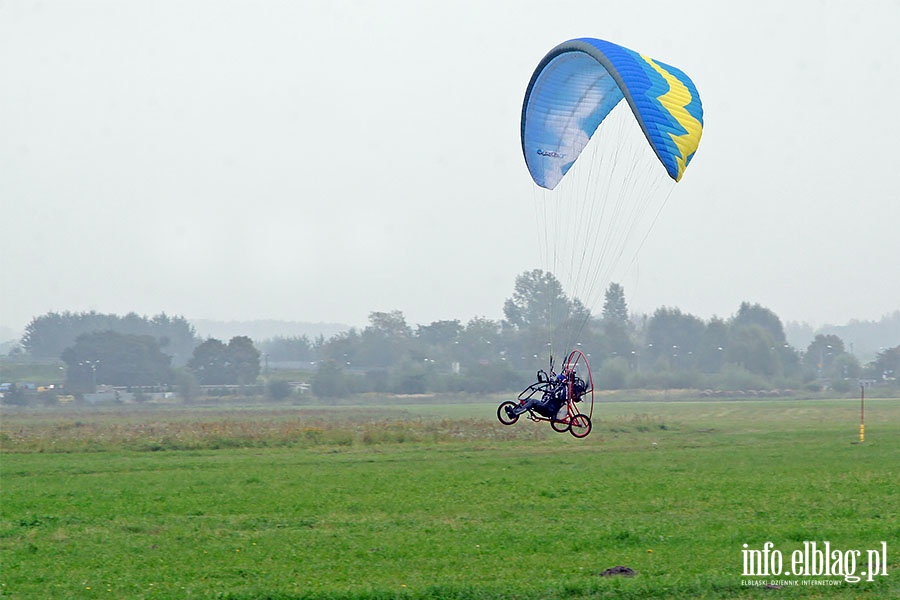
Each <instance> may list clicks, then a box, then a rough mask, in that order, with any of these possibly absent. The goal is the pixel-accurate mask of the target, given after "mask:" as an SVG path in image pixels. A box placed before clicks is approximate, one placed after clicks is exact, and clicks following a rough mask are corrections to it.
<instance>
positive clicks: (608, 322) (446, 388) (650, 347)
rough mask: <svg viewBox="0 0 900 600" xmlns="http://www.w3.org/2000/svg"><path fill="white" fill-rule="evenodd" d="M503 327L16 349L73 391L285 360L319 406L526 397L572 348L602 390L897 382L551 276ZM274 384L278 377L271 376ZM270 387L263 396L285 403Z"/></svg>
mask: <svg viewBox="0 0 900 600" xmlns="http://www.w3.org/2000/svg"><path fill="white" fill-rule="evenodd" d="M503 314H504V318H503V319H502V320H499V321H498V320H491V319H486V318H483V317H474V318H472V319H470V320H469V321H468V322H466V323H463V322H462V321H460V320H444V321H436V322H432V323H429V324H427V325H417V326H415V327H413V326H411V325H409V324H408V323H407V321H406V318H405V317H404V315H403V313H402V312H400V311H389V312H372V313H371V314H370V315H369V322H368V325H367V326H365V327H363V328H351V329H349V330H347V331H345V332H342V333H339V334H337V335H334V336H332V337H330V338H328V339H325V338H324V337H323V336H319V337H317V338H316V339H314V340H310V339H309V338H307V337H306V336H299V337H286V338H274V339H270V340H264V341H260V342H257V343H254V342H253V341H252V340H251V339H250V338H248V337H246V336H236V337H234V338H232V339H231V340H229V341H228V342H227V343H226V342H224V341H221V340H217V339H214V338H210V339H207V340H199V339H198V338H197V336H196V333H195V331H194V329H193V327H192V326H191V325H190V324H189V323H188V322H187V321H186V320H185V319H183V318H182V317H169V316H167V315H165V314H162V315H157V316H154V317H149V318H148V317H139V316H137V315H134V314H129V315H126V316H125V317H118V316H115V315H102V314H98V313H93V312H91V313H61V314H60V313H49V314H47V315H43V316H41V317H37V318H35V319H34V320H33V321H32V322H31V323H30V324H29V325H28V327H27V328H26V332H25V335H24V336H23V339H22V349H23V350H24V352H26V353H27V354H28V355H29V356H31V357H33V358H35V359H50V358H58V359H62V361H63V362H64V363H65V365H66V385H67V387H69V388H70V389H73V390H76V391H78V392H83V391H89V390H91V389H95V388H96V386H97V385H99V384H110V385H121V386H176V387H178V388H179V389H180V390H182V392H183V395H185V396H190V395H195V394H196V393H197V391H196V390H197V386H198V385H241V386H247V385H253V384H255V383H257V381H258V380H259V378H260V375H261V374H266V375H269V374H270V373H267V372H265V367H266V365H268V363H269V362H270V361H271V362H272V363H284V362H290V363H293V364H294V365H295V370H296V368H300V369H303V370H307V371H309V373H310V376H309V377H310V381H309V383H310V384H311V387H312V391H313V392H314V393H315V394H316V395H317V396H320V397H337V396H343V395H347V394H353V393H360V392H386V393H399V394H418V393H426V392H473V393H478V392H492V391H508V390H514V389H517V388H520V387H524V385H526V384H527V383H529V382H530V380H531V379H532V378H533V377H534V373H535V371H536V370H537V369H540V368H544V369H546V368H547V367H548V366H549V360H550V356H551V353H552V354H556V357H555V359H556V362H557V366H558V363H559V362H560V361H561V360H562V359H563V358H564V356H565V354H566V353H567V352H568V351H569V350H571V349H573V348H575V347H577V348H579V349H581V350H582V351H583V352H585V354H587V356H588V357H589V360H590V362H591V365H592V367H593V372H594V381H595V385H596V386H597V387H598V388H601V389H624V388H658V389H669V388H694V389H707V388H708V389H722V390H761V389H767V390H768V389H797V388H807V389H810V390H814V389H818V388H821V387H822V386H826V385H827V386H829V387H831V388H833V389H835V390H837V391H842V390H849V389H850V388H851V387H854V386H856V385H857V383H856V382H857V381H858V380H859V379H860V378H868V379H872V380H877V381H890V380H893V379H894V375H895V374H896V372H897V371H898V370H900V346H898V347H896V348H889V349H887V350H884V351H882V352H881V353H879V354H878V356H877V357H876V359H875V360H874V361H872V362H871V363H869V364H866V365H862V364H860V362H859V360H858V359H857V358H856V357H855V356H854V355H853V354H852V353H849V352H847V349H846V348H845V346H844V342H843V341H842V340H841V339H840V337H838V336H836V335H817V336H816V337H815V338H814V339H813V340H812V341H811V342H810V343H809V345H808V346H807V347H806V348H794V347H793V346H791V345H790V344H789V343H788V342H787V340H786V337H785V332H784V327H783V325H782V322H781V320H780V319H779V318H778V316H777V315H776V314H775V313H774V312H772V311H771V310H769V309H767V308H765V307H763V306H761V305H759V304H751V303H749V302H744V303H742V304H741V305H740V307H739V308H738V310H737V312H736V313H735V314H734V315H733V316H731V317H730V318H728V319H722V318H718V317H714V318H712V319H709V320H703V319H700V318H698V317H696V316H694V315H691V314H688V313H684V312H682V311H681V310H680V309H678V308H670V307H661V308H658V309H657V310H656V311H655V312H654V313H653V314H652V315H637V316H636V315H633V314H631V313H630V312H629V310H628V305H627V302H626V298H625V290H624V289H623V288H622V286H621V285H619V284H616V283H612V284H610V285H609V287H608V288H607V290H606V294H605V300H604V303H603V308H602V312H601V313H600V314H598V315H593V314H591V312H590V311H589V310H588V309H587V308H586V307H585V306H584V305H583V304H582V303H581V302H580V301H579V300H578V299H577V298H569V297H567V296H566V294H565V293H564V291H563V289H562V286H561V285H560V283H559V281H558V280H557V279H556V278H555V277H554V276H553V275H552V274H550V273H547V272H544V271H541V270H533V271H528V272H525V273H522V274H521V275H520V276H518V277H517V278H516V282H515V287H514V290H513V293H512V295H511V297H510V298H508V299H507V300H506V301H505V302H504V306H503ZM275 379H277V378H275ZM280 383H281V384H282V385H277V384H276V385H275V387H273V388H272V390H273V392H277V395H280V396H284V395H286V390H285V388H284V385H283V383H284V382H280Z"/></svg>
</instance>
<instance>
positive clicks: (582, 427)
mask: <svg viewBox="0 0 900 600" xmlns="http://www.w3.org/2000/svg"><path fill="white" fill-rule="evenodd" d="M590 432H591V418H590V417H589V416H587V415H585V414H582V413H578V414H577V415H575V416H574V417H572V422H571V425H570V427H569V433H571V434H572V435H574V436H575V437H577V438H583V437H586V436H587V434H589V433H590Z"/></svg>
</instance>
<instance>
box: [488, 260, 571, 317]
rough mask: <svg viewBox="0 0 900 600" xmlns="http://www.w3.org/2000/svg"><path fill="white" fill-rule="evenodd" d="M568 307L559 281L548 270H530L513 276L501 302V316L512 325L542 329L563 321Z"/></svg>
mask: <svg viewBox="0 0 900 600" xmlns="http://www.w3.org/2000/svg"><path fill="white" fill-rule="evenodd" d="M571 308H572V307H571V305H570V303H569V299H568V298H567V297H566V295H565V293H563V289H562V285H561V284H560V283H559V280H558V279H556V277H554V276H553V274H552V273H547V272H545V271H542V270H540V269H534V270H533V271H526V272H525V273H522V274H521V275H519V276H518V277H516V283H515V289H514V291H513V295H512V298H509V299H507V300H506V302H504V304H503V315H504V316H505V317H506V321H507V322H508V323H509V324H510V325H512V326H513V327H516V328H519V329H529V328H531V329H534V328H541V329H543V328H546V327H548V326H550V325H558V324H562V323H563V322H565V321H566V320H567V319H568V318H569V316H570V313H571V312H572V311H571Z"/></svg>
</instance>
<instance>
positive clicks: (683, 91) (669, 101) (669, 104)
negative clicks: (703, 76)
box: [641, 54, 703, 181]
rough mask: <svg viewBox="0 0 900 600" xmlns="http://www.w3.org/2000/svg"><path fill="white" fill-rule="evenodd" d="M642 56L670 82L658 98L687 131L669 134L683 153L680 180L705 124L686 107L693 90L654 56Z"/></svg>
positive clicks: (679, 171) (698, 142) (676, 158)
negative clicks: (667, 88)
mask: <svg viewBox="0 0 900 600" xmlns="http://www.w3.org/2000/svg"><path fill="white" fill-rule="evenodd" d="M641 58H643V59H644V60H645V61H646V62H647V64H649V65H650V66H651V67H653V69H654V70H655V71H656V72H657V73H659V74H660V75H661V76H662V78H663V79H665V80H666V82H667V83H668V84H669V90H668V91H667V92H666V93H665V94H663V95H662V96H659V98H658V100H659V102H660V104H662V106H663V107H664V108H665V109H666V110H667V111H668V112H669V114H671V115H672V116H673V117H675V120H676V121H678V123H679V124H680V125H681V126H682V127H684V130H685V131H686V132H687V133H683V134H681V135H676V134H674V133H670V134H669V135H670V136H671V138H672V141H673V142H675V146H676V147H677V148H678V152H679V153H680V154H681V156H678V157H675V161H676V162H677V163H678V177H676V178H675V181H680V180H681V176H682V175H683V174H684V169H685V167H686V166H687V159H688V157H689V156H691V155H692V154H693V153H694V152H696V151H697V147H698V146H699V145H700V135H701V134H702V133H703V124H702V123H701V122H700V121H698V120H697V119H696V118H695V117H694V116H693V115H692V114H691V113H689V112H688V111H687V110H686V109H685V107H686V106H687V105H688V104H690V103H691V101H692V100H693V98H692V97H691V92H690V91H689V90H688V89H687V87H686V86H685V85H684V84H683V83H681V81H680V80H679V79H678V78H677V77H675V76H674V75H672V74H671V73H669V72H668V71H666V70H665V69H663V68H662V67H661V66H659V65H658V64H657V63H656V62H654V61H653V59H652V58H649V57H647V56H644V55H643V54H642V55H641Z"/></svg>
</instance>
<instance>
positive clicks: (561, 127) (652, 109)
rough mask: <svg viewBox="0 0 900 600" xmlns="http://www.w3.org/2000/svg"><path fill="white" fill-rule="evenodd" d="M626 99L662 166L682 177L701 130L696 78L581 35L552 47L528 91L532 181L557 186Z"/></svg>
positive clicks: (527, 150)
mask: <svg viewBox="0 0 900 600" xmlns="http://www.w3.org/2000/svg"><path fill="white" fill-rule="evenodd" d="M623 98H624V99H625V101H626V102H628V105H629V106H630V108H631V111H632V113H633V114H634V116H635V119H636V120H637V122H638V124H639V125H640V127H641V129H642V130H643V132H644V136H645V137H646V138H647V141H648V142H649V144H650V146H651V147H652V148H653V151H654V153H655V154H656V156H657V158H659V161H660V163H662V165H663V167H665V169H666V171H667V172H668V174H669V176H670V177H671V178H672V179H674V180H675V181H679V180H680V179H681V177H682V175H684V170H685V168H687V166H688V164H689V163H690V162H691V159H692V158H693V156H694V153H695V152H696V151H697V147H698V145H699V144H700V137H701V135H702V134H703V106H702V104H701V103H700V95H699V94H698V92H697V88H696V87H695V86H694V83H693V82H692V81H691V80H690V78H689V77H688V76H687V75H686V74H685V73H684V72H683V71H681V70H679V69H677V68H675V67H672V66H670V65H667V64H665V63H662V62H659V61H656V60H653V59H651V58H648V57H646V56H644V55H642V54H639V53H637V52H635V51H633V50H629V49H628V48H624V47H622V46H619V45H617V44H613V43H611V42H606V41H603V40H598V39H593V38H580V39H576V40H570V41H568V42H564V43H562V44H560V45H559V46H557V47H556V48H554V49H553V50H551V51H550V52H549V53H548V54H547V56H545V57H544V59H543V60H542V61H541V62H540V64H539V65H538V67H537V69H535V71H534V74H533V75H532V77H531V81H530V82H529V84H528V89H527V91H526V92H525V101H524V103H523V106H522V126H521V133H522V151H523V152H524V154H525V162H526V164H527V165H528V170H529V172H530V173H531V176H532V178H533V179H534V181H535V183H536V184H538V185H539V186H541V187H544V188H547V189H551V190H552V189H553V188H555V187H556V185H557V184H558V183H559V182H560V180H561V179H562V178H563V177H564V176H565V174H566V172H567V171H568V170H569V169H570V168H571V167H572V165H573V164H574V163H575V160H576V159H577V158H578V156H579V154H581V151H582V150H583V149H584V147H585V146H586V145H587V143H588V141H589V140H590V138H591V136H592V135H593V134H594V132H595V131H596V130H597V127H598V126H599V125H600V123H602V122H603V120H604V119H605V118H606V116H607V115H608V114H609V113H610V111H611V110H612V109H613V108H615V106H616V105H617V104H618V103H619V102H620V101H621V100H622V99H623Z"/></svg>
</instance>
